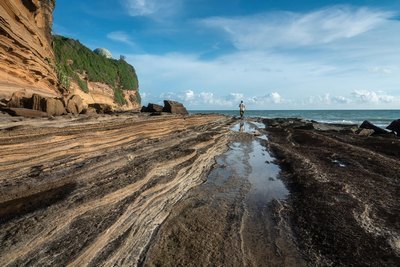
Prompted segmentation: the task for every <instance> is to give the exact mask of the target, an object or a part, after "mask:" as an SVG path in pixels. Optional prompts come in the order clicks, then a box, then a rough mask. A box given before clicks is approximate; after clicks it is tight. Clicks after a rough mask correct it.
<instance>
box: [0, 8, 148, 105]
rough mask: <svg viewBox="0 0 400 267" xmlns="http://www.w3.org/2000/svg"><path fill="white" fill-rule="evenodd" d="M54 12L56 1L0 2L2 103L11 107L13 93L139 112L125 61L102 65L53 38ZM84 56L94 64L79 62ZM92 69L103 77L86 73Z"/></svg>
mask: <svg viewBox="0 0 400 267" xmlns="http://www.w3.org/2000/svg"><path fill="white" fill-rule="evenodd" d="M54 7H55V1H54V0H4V1H1V2H0V100H1V99H7V101H9V100H10V98H11V96H12V95H13V94H14V93H16V92H18V94H20V95H23V96H25V97H28V98H30V97H31V96H32V95H33V94H38V95H41V96H44V97H51V98H56V97H58V98H60V97H63V98H66V99H69V98H70V97H71V96H72V95H79V96H80V97H81V98H82V99H83V104H84V106H87V105H89V104H93V103H101V104H106V105H109V106H110V107H111V108H112V109H114V110H132V109H136V110H138V109H140V95H139V92H138V81H137V77H136V73H135V70H134V68H133V67H132V66H130V65H129V64H128V63H126V62H125V61H123V60H114V59H104V60H103V59H101V57H100V56H98V55H96V54H94V53H93V52H92V51H90V50H89V49H88V48H86V47H85V46H83V45H82V44H80V43H79V42H77V41H75V40H72V39H68V38H64V37H61V36H56V37H53V36H52V34H51V28H52V22H53V10H54ZM82 51H83V52H84V53H85V54H84V56H85V60H89V61H90V60H94V61H95V63H96V64H92V63H93V62H83V61H81V59H80V56H82ZM88 55H89V56H88ZM79 63H84V65H82V64H79ZM98 63H100V64H98ZM92 65H97V66H98V67H99V68H100V70H101V71H99V70H93V69H90V68H91V66H92ZM103 70H106V71H105V72H103ZM65 83H68V86H66V84H65ZM3 102H4V101H3ZM64 102H65V101H64ZM17 107H19V106H17ZM22 107H23V108H28V109H29V108H30V107H25V106H22Z"/></svg>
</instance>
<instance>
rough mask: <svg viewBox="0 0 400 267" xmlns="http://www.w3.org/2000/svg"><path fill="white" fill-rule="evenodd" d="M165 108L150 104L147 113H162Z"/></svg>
mask: <svg viewBox="0 0 400 267" xmlns="http://www.w3.org/2000/svg"><path fill="white" fill-rule="evenodd" d="M163 108H164V107H163V106H161V105H157V104H153V103H149V104H148V105H147V112H162V111H163Z"/></svg>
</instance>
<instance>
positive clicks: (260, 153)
mask: <svg viewBox="0 0 400 267" xmlns="http://www.w3.org/2000/svg"><path fill="white" fill-rule="evenodd" d="M251 146H252V151H251V152H250V154H249V155H250V159H249V165H250V168H251V172H250V174H249V176H248V179H249V181H250V183H251V191H250V193H249V199H250V200H253V201H255V202H256V203H258V204H267V203H268V202H270V201H271V200H272V199H283V198H286V197H287V195H288V190H287V189H286V186H285V185H284V184H283V183H282V181H281V180H280V179H279V173H280V171H281V170H280V168H279V166H278V165H276V164H274V163H272V162H273V161H274V158H273V157H272V156H271V155H270V154H269V152H268V151H267V149H266V148H265V147H264V146H262V145H261V141H260V140H254V141H252V143H251Z"/></svg>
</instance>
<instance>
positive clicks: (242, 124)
mask: <svg viewBox="0 0 400 267" xmlns="http://www.w3.org/2000/svg"><path fill="white" fill-rule="evenodd" d="M245 130H246V129H245V128H244V122H241V123H240V128H239V132H244V131H245Z"/></svg>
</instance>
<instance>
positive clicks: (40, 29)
mask: <svg viewBox="0 0 400 267" xmlns="http://www.w3.org/2000/svg"><path fill="white" fill-rule="evenodd" d="M53 9H54V0H24V1H20V0H16V1H14V0H4V1H1V2H0V98H9V97H11V95H12V93H14V92H16V91H21V90H22V91H25V92H26V93H28V94H32V93H39V94H41V95H44V96H57V95H58V92H57V90H56V85H57V83H58V80H57V74H56V72H55V70H54V68H53V67H52V66H51V64H50V62H51V61H52V62H54V53H53V49H52V45H51V43H52V40H51V39H52V38H51V25H52V20H53Z"/></svg>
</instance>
